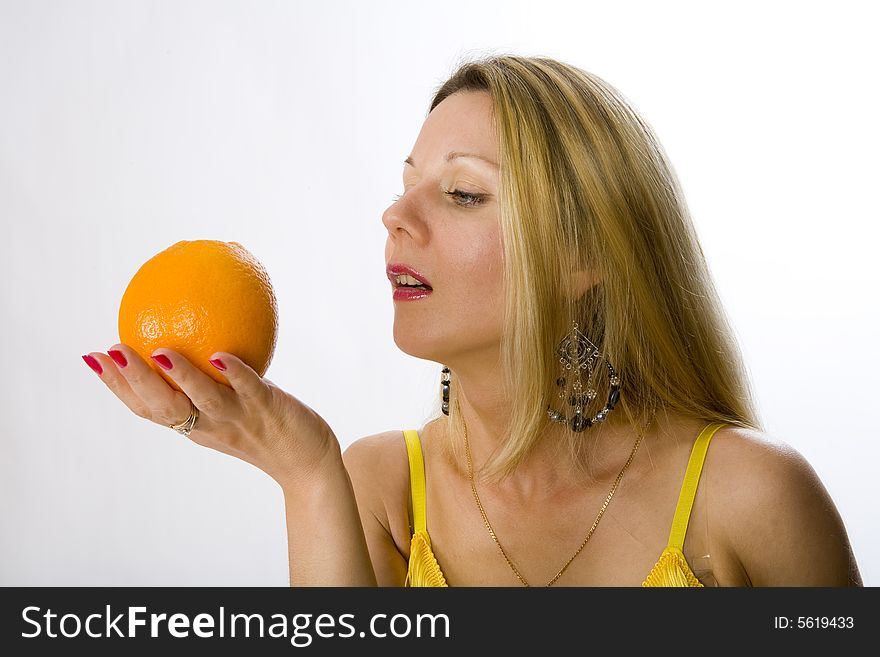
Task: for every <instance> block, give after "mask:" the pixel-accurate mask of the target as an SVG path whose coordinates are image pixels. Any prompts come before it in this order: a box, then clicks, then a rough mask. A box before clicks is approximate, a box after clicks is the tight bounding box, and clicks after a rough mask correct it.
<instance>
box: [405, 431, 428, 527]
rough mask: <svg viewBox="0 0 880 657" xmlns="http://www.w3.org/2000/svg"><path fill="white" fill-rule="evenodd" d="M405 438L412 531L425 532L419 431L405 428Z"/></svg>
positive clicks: (423, 479)
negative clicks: (411, 509)
mask: <svg viewBox="0 0 880 657" xmlns="http://www.w3.org/2000/svg"><path fill="white" fill-rule="evenodd" d="M403 437H404V438H405V439H406V453H407V456H409V487H410V496H411V498H412V508H413V530H414V532H416V533H418V532H427V531H428V523H427V518H426V511H425V499H426V493H425V463H424V461H423V460H422V443H421V442H420V441H419V432H418V431H416V430H415V429H406V430H405V431H404V432H403Z"/></svg>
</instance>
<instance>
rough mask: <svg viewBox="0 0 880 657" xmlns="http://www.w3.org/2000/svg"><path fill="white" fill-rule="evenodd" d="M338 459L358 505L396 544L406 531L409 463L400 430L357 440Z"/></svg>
mask: <svg viewBox="0 0 880 657" xmlns="http://www.w3.org/2000/svg"><path fill="white" fill-rule="evenodd" d="M342 460H343V462H344V463H345V468H346V470H348V476H349V478H350V479H351V484H352V488H353V489H354V493H355V498H356V499H357V502H358V506H359V507H362V508H363V509H364V510H367V511H369V513H370V514H371V515H372V516H374V517H375V518H376V520H378V521H379V522H380V523H381V524H382V526H383V527H384V528H385V530H386V531H387V532H388V533H389V534H391V535H392V536H394V537H395V540H396V542H398V544H400V543H401V541H402V540H403V539H404V538H405V537H408V532H409V529H408V522H407V521H406V520H405V519H406V515H405V514H406V505H407V501H408V499H409V460H408V458H407V455H406V442H405V441H404V439H403V431H385V432H382V433H377V434H373V435H370V436H365V437H363V438H360V439H358V440H356V441H354V442H353V443H351V444H350V445H349V446H348V447H346V448H345V450H344V451H343V453H342ZM401 506H402V508H401ZM401 513H403V514H404V515H403V520H401Z"/></svg>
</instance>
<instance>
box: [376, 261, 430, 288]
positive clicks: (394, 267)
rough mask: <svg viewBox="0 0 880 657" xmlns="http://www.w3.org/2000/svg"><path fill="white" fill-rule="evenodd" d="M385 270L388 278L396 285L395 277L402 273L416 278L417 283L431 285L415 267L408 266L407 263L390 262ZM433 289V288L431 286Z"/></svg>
mask: <svg viewBox="0 0 880 657" xmlns="http://www.w3.org/2000/svg"><path fill="white" fill-rule="evenodd" d="M385 272H386V273H387V274H388V280H389V281H391V282H392V283H394V284H395V285H397V280H396V279H397V277H398V276H400V275H402V274H408V275H410V276H412V277H413V278H414V279H416V280H417V281H418V282H419V283H422V284H423V285H425V286H426V287H429V288H430V287H431V284H430V283H429V282H428V279H427V278H425V277H424V276H422V275H421V274H420V273H419V272H417V271H416V270H415V269H413V268H412V267H410V266H409V265H404V264H402V263H392V264H390V265H388V266H387V267H386V268H385ZM431 289H433V288H431Z"/></svg>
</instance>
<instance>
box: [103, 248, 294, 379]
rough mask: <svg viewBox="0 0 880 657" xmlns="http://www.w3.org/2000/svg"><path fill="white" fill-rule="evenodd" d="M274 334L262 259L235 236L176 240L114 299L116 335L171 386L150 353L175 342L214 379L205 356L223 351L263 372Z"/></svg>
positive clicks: (272, 301)
mask: <svg viewBox="0 0 880 657" xmlns="http://www.w3.org/2000/svg"><path fill="white" fill-rule="evenodd" d="M277 337H278V303H277V301H276V298H275V292H274V291H273V289H272V284H271V282H270V280H269V275H268V273H267V272H266V270H265V268H264V267H263V265H262V264H260V262H259V261H258V260H257V259H256V258H255V257H254V256H253V255H252V254H251V253H250V252H249V251H248V250H247V249H245V248H244V247H243V246H242V245H241V244H239V243H238V242H221V241H217V240H194V241H181V242H177V243H176V244H174V245H172V246H170V247H168V248H167V249H165V250H164V251H161V252H160V253H157V254H156V255H155V256H153V257H152V258H150V259H149V260H147V261H146V262H145V263H144V264H143V265H141V267H140V269H138V271H137V272H136V273H135V275H134V277H132V279H131V281H130V282H129V284H128V287H127V288H126V290H125V293H124V294H123V295H122V301H121V303H120V305H119V339H120V342H122V343H124V344H127V345H129V346H130V347H132V348H133V349H134V350H135V351H137V353H138V354H140V356H141V357H142V358H143V359H144V360H145V361H146V362H147V363H148V364H149V365H150V366H151V367H152V368H153V369H154V370H155V371H156V372H158V373H159V374H160V375H161V376H162V377H163V378H164V379H165V381H167V382H168V384H169V385H171V387H172V388H174V389H175V390H178V391H180V388H179V387H178V386H177V384H175V383H174V381H173V380H172V379H171V378H170V377H169V375H168V374H167V373H166V372H165V371H164V370H163V369H162V368H161V367H159V365H158V364H157V363H155V362H154V361H153V360H152V359H151V358H150V354H152V353H153V352H154V351H155V350H156V349H158V348H160V347H163V348H167V349H173V350H174V351H176V352H178V353H180V354H181V355H183V356H185V357H186V358H187V359H188V360H189V361H190V362H191V363H192V364H193V365H194V366H195V367H197V368H199V369H200V370H201V371H203V372H205V374H207V375H208V376H210V377H211V378H213V379H214V380H215V381H218V382H219V383H223V384H226V385H228V384H227V383H226V379H225V377H224V376H223V374H222V373H221V372H219V371H218V370H217V369H215V368H214V366H212V365H211V364H210V363H209V362H208V359H209V358H210V357H211V355H213V354H214V353H215V352H218V351H225V352H229V353H231V354H234V355H235V356H237V357H239V358H240V359H241V360H243V361H244V362H245V363H247V364H248V365H249V366H250V367H252V368H253V369H254V370H255V371H256V372H257V374H259V375H260V376H263V374H265V372H266V370H267V369H268V367H269V364H270V363H271V361H272V355H273V354H274V352H275V344H276V341H277Z"/></svg>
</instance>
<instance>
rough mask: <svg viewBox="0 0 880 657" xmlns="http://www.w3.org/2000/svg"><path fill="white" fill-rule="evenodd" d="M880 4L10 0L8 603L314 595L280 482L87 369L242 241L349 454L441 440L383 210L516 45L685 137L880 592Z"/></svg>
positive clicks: (713, 234) (732, 273)
mask: <svg viewBox="0 0 880 657" xmlns="http://www.w3.org/2000/svg"><path fill="white" fill-rule="evenodd" d="M870 4H871V3H867V2H866V3H855V2H835V3H833V4H832V3H825V4H819V3H809V2H739V3H736V4H725V5H724V6H723V8H720V7H721V5H719V4H718V3H704V2H693V3H685V2H659V3H657V2H645V3H635V2H614V3H611V2H605V1H603V2H558V1H557V2H553V1H550V0H541V1H540V2H538V1H537V0H533V1H529V2H522V1H516V0H503V1H499V2H473V1H472V0H468V1H464V2H462V1H458V0H447V1H444V2H434V3H427V2H425V3H420V2H321V3H317V2H309V3H306V2H253V1H248V2H244V1H241V2H230V1H226V2H217V1H216V0H212V1H211V2H207V1H205V2H178V1H175V2H155V1H154V2H122V1H120V2H110V1H105V2H73V1H71V2H46V1H38V2H37V1H33V0H28V1H27V2H25V1H24V0H22V1H19V2H14V1H8V0H3V1H0V219H2V240H0V249H2V251H0V280H2V312H3V315H2V317H3V321H2V324H0V331H2V364H3V372H4V376H3V379H2V384H0V385H2V396H0V410H2V418H0V419H2V422H0V432H2V433H0V584H3V585H27V586H31V585H53V584H56V585H126V586H128V585H278V586H284V585H286V584H287V574H288V571H287V557H286V534H285V526H284V516H283V503H282V497H281V492H280V489H279V488H278V487H277V485H276V484H275V483H274V482H273V481H272V480H271V479H269V477H268V476H266V475H264V474H263V473H262V472H260V471H258V470H257V469H255V468H253V467H252V466H250V465H248V464H246V463H243V462H240V461H237V460H235V459H233V458H231V457H228V456H225V455H222V454H219V453H217V452H213V451H211V450H207V449H203V448H201V447H199V446H197V445H195V444H193V443H190V442H188V441H186V440H185V439H183V438H181V437H180V436H179V435H177V434H176V433H174V432H173V431H171V430H169V429H167V428H163V427H159V426H157V425H155V424H151V423H149V422H147V421H145V420H141V419H140V418H137V417H136V416H134V415H133V414H132V413H131V412H130V411H128V410H127V409H126V408H125V407H124V406H123V405H122V404H121V403H120V402H119V401H118V400H117V399H116V398H115V397H114V396H113V395H112V394H111V393H110V392H109V391H108V390H107V389H106V388H105V386H104V385H103V384H102V383H101V382H100V380H99V379H98V377H97V376H96V375H95V374H94V373H93V372H92V371H91V370H89V369H88V368H87V367H86V365H85V364H84V363H83V361H82V359H81V358H80V356H81V355H82V354H84V353H87V352H88V351H93V350H106V349H107V348H109V347H110V346H111V345H112V344H114V343H115V342H116V341H117V340H118V336H117V333H116V313H117V310H118V304H119V300H120V298H121V295H122V292H123V291H124V289H125V286H126V285H127V283H128V281H129V279H130V278H131V276H132V275H133V273H134V272H135V271H136V269H137V268H138V267H139V266H140V264H141V263H142V262H144V261H145V260H146V259H148V258H149V257H151V256H152V255H154V254H155V253H156V252H158V251H160V250H162V249H164V248H166V247H167V246H170V245H171V244H173V243H175V242H177V241H179V240H183V239H219V240H226V241H233V240H234V241H238V242H240V243H242V244H244V245H245V246H246V247H247V248H248V249H249V250H250V251H251V252H252V253H253V254H254V255H256V256H257V257H258V258H259V259H260V260H261V261H262V262H263V264H264V265H265V266H266V268H267V269H268V271H269V273H270V275H271V277H272V281H273V284H274V286H275V290H276V294H277V296H278V300H279V304H280V313H281V316H280V322H281V332H280V335H279V339H278V348H277V351H276V353H275V357H274V361H273V362H272V364H271V367H270V368H269V371H268V372H267V374H266V376H267V377H269V378H270V379H271V380H272V381H274V382H275V383H276V384H278V385H280V386H282V387H283V388H285V389H287V390H289V391H290V392H292V393H293V394H295V395H296V396H297V397H299V398H300V399H302V400H303V401H305V402H306V403H307V404H309V405H310V406H312V407H313V408H314V409H315V410H317V411H318V412H319V413H320V414H321V415H322V416H324V417H325V418H326V419H327V421H328V422H329V423H330V425H331V426H332V427H333V428H334V430H335V432H336V434H337V436H338V437H339V439H340V441H341V442H342V443H343V444H345V445H347V444H349V443H350V442H351V441H353V440H355V439H357V438H358V437H361V436H364V435H368V434H372V433H375V432H378V431H384V430H390V429H403V428H415V427H417V426H419V425H420V424H421V423H422V422H423V421H424V420H425V418H426V416H427V414H428V413H429V412H430V410H431V408H432V406H433V403H434V396H435V395H436V394H438V391H439V386H438V381H439V369H440V366H439V365H438V364H436V363H432V362H425V361H419V360H417V359H414V358H412V357H410V356H407V355H406V354H403V353H401V352H400V351H399V350H398V349H397V348H396V346H395V345H394V342H393V339H392V333H391V326H392V319H393V305H392V301H391V296H390V290H389V284H388V281H387V279H386V278H385V274H384V254H383V246H384V241H385V235H386V233H385V229H384V227H383V226H382V223H381V214H382V211H383V210H384V209H385V207H386V206H387V205H388V204H389V203H390V202H391V198H392V196H393V195H394V194H396V193H399V192H400V191H401V187H402V185H401V181H400V175H401V170H402V161H403V159H404V158H405V157H406V156H407V155H408V154H409V152H410V149H411V147H412V145H413V143H414V141H415V138H416V136H417V134H418V131H419V128H420V127H421V124H422V122H423V120H424V117H425V115H426V110H427V106H428V103H429V101H430V96H431V92H432V91H433V90H434V89H435V88H436V87H437V85H439V84H440V83H441V82H442V81H443V80H444V79H445V78H446V77H447V76H448V75H449V74H450V73H451V72H452V70H453V67H454V65H455V63H456V62H457V61H458V60H459V59H461V58H462V57H465V56H468V55H469V54H492V53H501V52H511V53H515V54H522V55H546V56H550V57H556V58H559V59H562V60H563V61H567V62H569V63H572V64H574V65H576V66H579V67H581V68H584V69H586V70H588V71H591V72H593V73H595V74H597V75H599V76H600V77H603V78H604V79H606V80H607V81H609V82H610V83H611V84H613V85H614V86H616V87H617V88H618V89H620V90H621V91H622V93H623V94H624V95H625V96H626V97H627V98H628V99H629V100H630V101H631V102H632V103H633V105H634V106H635V107H636V108H637V109H638V110H639V111H640V112H641V113H642V114H643V115H644V116H645V118H646V119H647V120H648V122H649V123H651V125H652V126H653V127H654V129H655V130H656V132H657V134H658V136H659V138H660V140H661V142H662V143H663V145H664V147H665V148H666V150H667V152H668V154H669V156H670V158H671V160H672V163H673V165H674V167H675V169H676V171H677V172H678V175H679V177H680V178H681V182H682V185H683V187H684V191H685V195H686V198H687V201H688V203H689V206H690V208H691V211H692V214H693V217H694V221H695V223H696V226H697V230H698V233H699V235H700V238H701V240H702V245H703V248H704V250H705V253H706V255H707V259H708V261H709V264H710V267H711V269H712V272H713V275H714V276H715V279H716V282H717V284H718V287H719V290H720V292H721V295H722V298H723V301H724V303H725V306H726V308H727V311H728V313H729V315H730V317H731V320H732V322H733V324H734V326H735V328H736V332H737V337H738V339H739V341H740V344H741V346H742V349H743V352H744V355H745V359H746V362H747V364H748V367H749V371H750V374H751V376H752V379H753V383H754V386H755V390H756V392H757V395H758V398H759V402H760V407H761V411H762V413H763V418H764V421H765V424H766V429H767V430H768V432H769V433H771V434H772V435H774V436H775V437H777V438H780V439H782V440H784V441H786V442H788V443H790V444H791V445H792V446H794V447H795V448H796V449H798V450H799V451H800V452H801V453H802V454H804V456H805V457H806V458H807V459H808V460H809V461H810V463H811V464H812V465H813V467H814V468H815V469H816V471H817V472H818V473H819V476H820V477H821V479H822V480H823V482H824V483H825V486H826V487H827V488H828V490H829V492H830V493H831V495H832V497H833V499H834V500H835V502H836V503H837V505H838V507H839V509H840V511H841V514H842V516H843V518H844V521H845V523H846V526H847V528H848V530H849V534H850V538H851V540H852V543H853V545H854V548H855V552H856V556H857V558H858V560H859V564H860V567H861V571H862V575H863V577H864V581H865V583H866V584H868V585H872V586H876V585H878V584H880V550H878V549H877V548H878V544H880V523H878V516H877V512H876V502H877V498H878V493H880V485H878V480H877V475H876V472H877V462H878V458H880V448H878V429H877V416H876V412H875V411H876V409H877V403H876V397H877V393H878V388H880V386H878V368H880V353H878V347H877V342H876V340H875V338H876V336H877V320H878V309H877V302H876V288H877V285H878V282H880V275H878V268H877V264H876V258H875V250H876V248H877V236H878V231H877V223H878V218H880V217H878V211H877V205H878V201H877V173H878V171H877V164H876V163H877V152H878V148H880V140H878V128H877V118H876V117H877V116H880V107H878V102H877V97H876V63H877V61H878V48H877V46H876V42H877V39H876V27H877V26H876V24H875V23H874V22H873V21H871V20H869V16H868V14H867V11H866V10H865V7H868V6H870ZM872 44H874V45H872ZM805 540H807V538H806V537H805Z"/></svg>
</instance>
